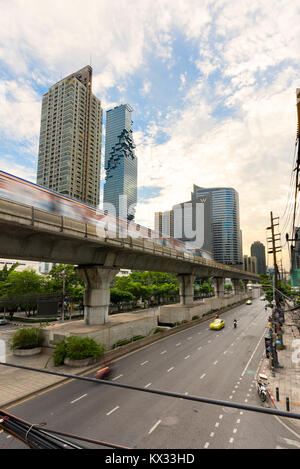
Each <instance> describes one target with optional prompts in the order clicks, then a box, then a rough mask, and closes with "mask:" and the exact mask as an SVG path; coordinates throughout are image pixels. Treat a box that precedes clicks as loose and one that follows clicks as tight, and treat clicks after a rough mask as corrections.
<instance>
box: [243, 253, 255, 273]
mask: <svg viewBox="0 0 300 469" xmlns="http://www.w3.org/2000/svg"><path fill="white" fill-rule="evenodd" d="M244 270H246V271H247V272H251V273H253V274H257V259H256V257H255V256H250V257H249V256H247V255H244Z"/></svg>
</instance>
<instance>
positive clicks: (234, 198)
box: [192, 185, 243, 266]
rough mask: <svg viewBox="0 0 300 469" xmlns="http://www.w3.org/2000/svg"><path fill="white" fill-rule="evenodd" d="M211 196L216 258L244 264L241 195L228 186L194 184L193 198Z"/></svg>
mask: <svg viewBox="0 0 300 469" xmlns="http://www.w3.org/2000/svg"><path fill="white" fill-rule="evenodd" d="M208 196H210V200H211V238H212V252H213V256H214V260H215V261H217V262H220V263H222V264H230V265H236V266H242V264H243V259H242V257H241V253H242V246H241V231H240V216H239V196H238V193H237V192H236V190H235V189H232V188H227V187H215V188H203V187H198V186H196V185H194V188H193V192H192V200H196V199H200V198H203V197H208Z"/></svg>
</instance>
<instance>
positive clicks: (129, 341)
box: [112, 335, 145, 349]
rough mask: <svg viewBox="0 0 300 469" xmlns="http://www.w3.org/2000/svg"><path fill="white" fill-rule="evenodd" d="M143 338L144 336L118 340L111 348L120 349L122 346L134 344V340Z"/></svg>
mask: <svg viewBox="0 0 300 469" xmlns="http://www.w3.org/2000/svg"><path fill="white" fill-rule="evenodd" d="M144 337H145V336H144V335H135V336H133V337H132V338H131V339H121V340H118V342H116V343H115V344H114V345H113V347H112V348H113V349H115V348H117V347H122V345H127V344H131V343H132V342H135V341H136V340H140V339H144Z"/></svg>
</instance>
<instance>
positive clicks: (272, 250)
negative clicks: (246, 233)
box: [267, 212, 281, 306]
mask: <svg viewBox="0 0 300 469" xmlns="http://www.w3.org/2000/svg"><path fill="white" fill-rule="evenodd" d="M278 220H279V217H275V218H274V217H273V212H271V226H269V227H268V228H267V230H271V237H269V238H267V242H271V243H272V247H271V248H269V247H268V254H273V265H274V300H275V305H274V306H279V305H280V297H279V294H278V290H279V288H278V287H279V270H278V265H277V258H276V253H277V252H280V251H281V246H276V243H278V241H280V239H281V235H280V234H275V230H274V228H275V226H279V221H278ZM275 221H278V222H277V223H274V222H275Z"/></svg>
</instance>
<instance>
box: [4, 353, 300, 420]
mask: <svg viewBox="0 0 300 469" xmlns="http://www.w3.org/2000/svg"><path fill="white" fill-rule="evenodd" d="M0 365H3V366H8V367H12V368H19V369H22V370H28V371H36V372H38V373H46V374H51V375H55V376H61V377H64V378H70V379H78V380H81V381H86V382H91V383H96V384H98V385H99V384H106V385H108V386H115V387H119V388H123V389H130V390H133V391H141V392H145V393H148V394H149V393H150V394H156V395H160V396H166V397H174V398H177V399H185V400H189V401H194V402H202V403H204V404H212V405H218V406H223V407H231V408H236V409H241V410H248V411H250V412H258V413H262V414H269V415H277V416H278V417H288V418H295V419H297V420H300V414H298V413H295V412H286V411H283V410H278V409H270V408H265V407H256V406H249V405H246V404H240V403H237V402H229V401H223V400H219V399H211V398H207V397H199V396H191V395H186V394H180V393H175V392H170V391H162V390H160V389H153V388H147V389H145V388H142V387H139V386H133V385H130V384H123V383H116V382H114V381H106V380H102V379H96V378H88V377H86V376H78V375H72V374H69V373H62V372H59V371H50V370H44V369H40V368H32V367H29V366H24V365H15V364H13V363H3V362H0ZM0 426H1V424H0Z"/></svg>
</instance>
